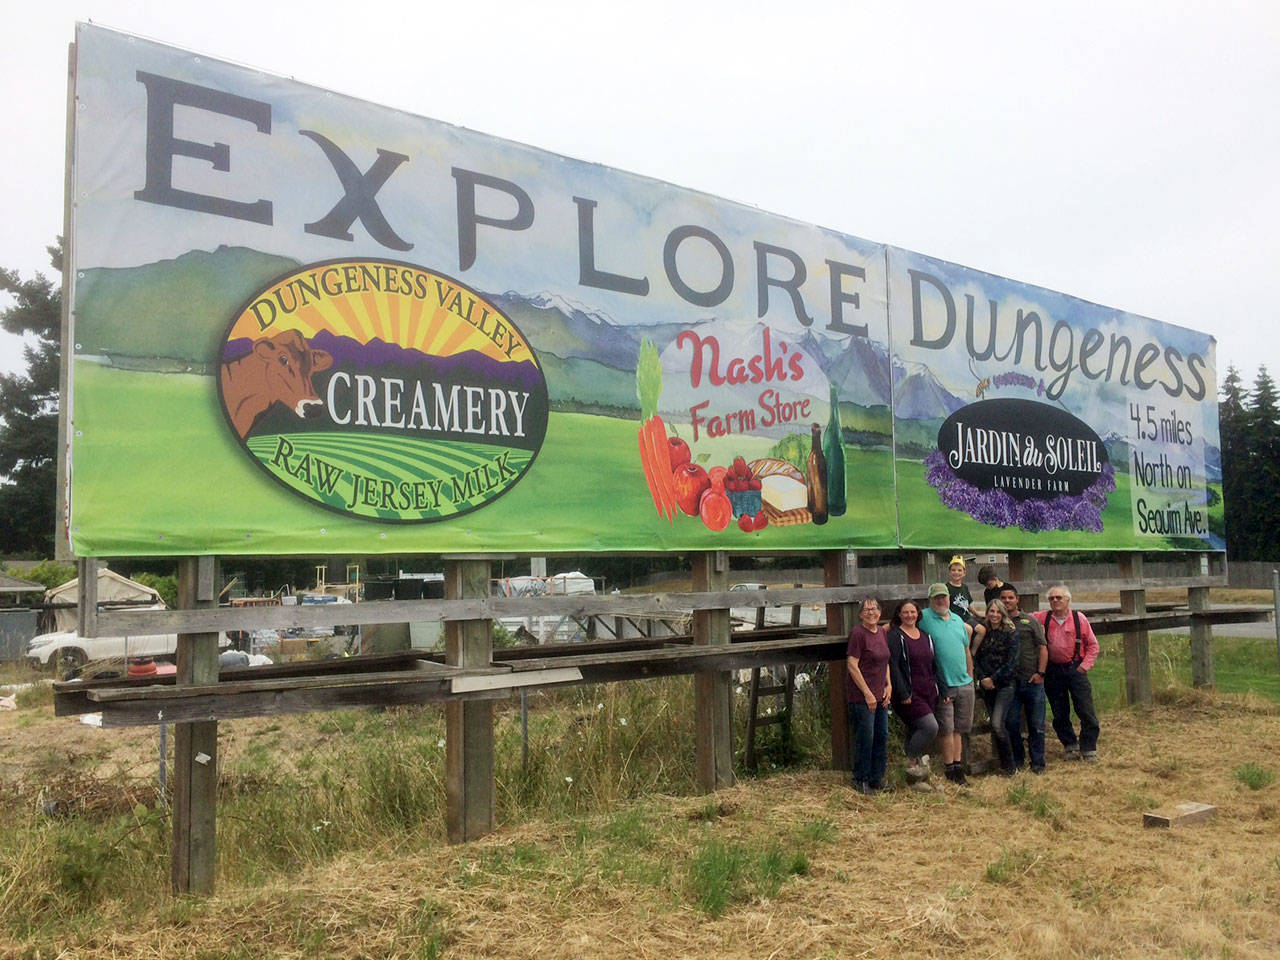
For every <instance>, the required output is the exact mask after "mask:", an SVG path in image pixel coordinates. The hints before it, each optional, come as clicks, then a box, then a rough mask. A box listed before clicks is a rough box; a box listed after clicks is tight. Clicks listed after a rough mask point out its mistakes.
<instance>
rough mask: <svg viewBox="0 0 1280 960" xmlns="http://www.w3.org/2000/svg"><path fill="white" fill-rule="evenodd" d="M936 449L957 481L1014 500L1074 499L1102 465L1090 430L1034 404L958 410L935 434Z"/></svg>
mask: <svg viewBox="0 0 1280 960" xmlns="http://www.w3.org/2000/svg"><path fill="white" fill-rule="evenodd" d="M938 451H939V452H940V453H942V454H943V455H944V456H945V458H946V463H947V466H948V467H950V468H951V469H952V470H953V471H954V472H955V474H956V476H958V477H959V478H960V479H961V480H964V481H966V482H967V483H970V484H972V485H973V486H974V487H977V488H978V489H979V490H1003V491H1005V492H1006V493H1008V494H1009V495H1010V496H1012V497H1013V498H1014V499H1017V500H1051V499H1053V498H1055V497H1060V496H1079V495H1080V494H1081V493H1083V492H1084V490H1085V489H1086V488H1088V487H1089V486H1090V485H1092V484H1093V483H1094V482H1095V481H1096V480H1097V479H1098V477H1099V476H1100V475H1101V474H1102V470H1103V464H1105V463H1106V462H1107V451H1106V449H1105V448H1104V447H1103V444H1102V440H1101V439H1100V438H1099V437H1098V435H1097V434H1096V433H1095V432H1094V431H1093V428H1092V427H1090V426H1089V425H1088V424H1087V423H1085V422H1084V421H1082V420H1079V419H1077V418H1076V417H1074V416H1072V415H1071V414H1070V413H1068V412H1067V411H1065V410H1063V409H1061V408H1060V407H1054V406H1050V405H1049V404H1047V403H1037V402H1036V401H1035V400H1018V399H1003V400H982V401H979V402H978V403H971V404H969V405H968V406H967V407H963V408H961V409H960V410H957V411H956V412H955V413H953V414H952V415H951V416H950V417H948V418H947V419H946V421H945V422H944V423H943V424H942V427H941V428H940V429H939V430H938Z"/></svg>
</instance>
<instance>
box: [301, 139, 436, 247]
mask: <svg viewBox="0 0 1280 960" xmlns="http://www.w3.org/2000/svg"><path fill="white" fill-rule="evenodd" d="M298 132H299V133H300V134H302V135H303V136H304V137H307V138H309V139H311V140H314V141H315V142H316V144H317V146H319V147H320V149H321V150H323V151H324V155H325V156H326V157H328V158H329V162H330V163H331V164H333V169H334V172H335V173H337V174H338V179H339V180H340V181H342V189H343V190H344V191H345V192H344V193H343V196H342V199H341V200H339V201H338V202H337V204H336V205H335V206H334V208H333V209H332V210H330V211H329V212H328V213H327V214H325V215H324V216H323V217H321V218H320V219H319V220H317V221H315V222H314V223H308V224H307V225H306V226H305V227H303V229H304V230H306V231H307V233H315V234H319V235H320V236H322V237H333V238H334V239H335V240H351V239H354V238H353V237H352V236H351V233H350V229H351V224H353V223H354V222H355V220H356V218H357V217H359V218H360V222H361V223H362V224H364V228H365V229H366V230H368V231H369V235H370V236H371V237H373V239H375V240H377V241H378V242H379V243H380V244H382V245H383V246H384V247H390V248H391V249H392V250H412V249H413V244H412V243H406V242H405V241H404V240H401V239H400V237H399V236H398V235H397V234H396V232H395V231H394V230H392V229H391V224H389V223H387V218H386V217H384V216H383V215H382V210H381V209H380V208H379V207H378V202H377V200H376V199H374V198H375V196H376V194H377V192H378V191H379V190H380V189H382V185H383V184H384V183H386V182H387V180H388V179H389V178H390V176H391V174H393V173H394V172H395V170H396V167H398V166H400V164H402V163H404V162H405V161H406V160H408V159H409V158H408V157H406V156H405V155H404V154H403V153H392V152H391V151H390V150H383V149H382V148H381V147H379V148H378V159H377V160H375V161H374V162H373V166H371V167H370V168H369V169H368V170H367V171H366V172H365V173H361V172H360V168H359V167H357V166H356V165H355V164H354V163H352V162H351V158H350V157H348V156H347V155H346V154H345V153H343V152H342V148H341V147H339V146H338V145H337V144H335V143H334V142H333V141H332V140H330V139H329V138H328V137H325V136H324V135H322V134H319V133H316V132H315V131H313V130H299V131H298Z"/></svg>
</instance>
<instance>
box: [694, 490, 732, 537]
mask: <svg viewBox="0 0 1280 960" xmlns="http://www.w3.org/2000/svg"><path fill="white" fill-rule="evenodd" d="M698 513H699V514H700V515H701V516H702V522H703V523H704V524H706V526H707V529H708V530H710V531H712V532H713V533H719V532H720V531H721V530H723V529H724V528H725V527H727V526H728V525H729V523H730V521H732V520H733V505H732V504H731V503H729V497H728V495H727V494H726V493H725V492H724V487H722V486H721V485H720V484H716V485H715V486H714V487H712V488H711V489H710V490H708V491H707V492H706V493H704V494H703V495H702V501H701V502H700V503H699V504H698Z"/></svg>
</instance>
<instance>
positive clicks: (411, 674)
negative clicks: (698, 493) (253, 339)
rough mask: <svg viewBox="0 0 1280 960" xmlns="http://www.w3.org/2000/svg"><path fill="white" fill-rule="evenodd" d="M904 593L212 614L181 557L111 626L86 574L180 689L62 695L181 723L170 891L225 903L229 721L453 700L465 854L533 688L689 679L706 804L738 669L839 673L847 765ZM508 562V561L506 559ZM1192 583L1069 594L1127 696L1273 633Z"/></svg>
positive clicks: (825, 589)
mask: <svg viewBox="0 0 1280 960" xmlns="http://www.w3.org/2000/svg"><path fill="white" fill-rule="evenodd" d="M906 558H907V579H908V582H906V583H902V584H891V585H884V584H880V585H875V586H859V585H858V584H857V579H858V575H857V571H858V567H857V558H856V555H854V554H852V553H848V552H845V551H826V552H824V553H823V554H822V556H821V561H822V568H823V580H824V586H822V587H812V588H783V589H770V590H767V591H730V590H729V589H728V586H729V566H730V565H729V556H728V554H726V553H723V552H708V553H698V554H694V555H693V556H692V558H691V559H692V574H693V585H694V587H695V589H694V591H693V592H689V593H651V594H643V595H639V594H627V595H621V594H614V595H593V596H546V597H531V598H519V599H508V598H495V597H491V596H489V579H490V573H491V564H492V561H493V559H495V558H493V557H488V556H480V557H476V556H458V557H446V558H445V599H444V600H404V601H394V600H388V601H371V602H366V603H361V604H357V605H355V606H350V605H343V606H341V607H339V606H337V605H328V604H326V605H315V606H293V607H280V606H273V607H238V608H219V607H217V606H216V596H217V592H216V587H215V583H216V576H215V573H216V564H215V562H214V560H213V558H209V557H192V558H184V559H182V560H181V562H180V566H179V593H180V609H177V610H165V611H155V610H119V611H99V610H98V604H97V598H96V597H95V596H94V588H95V586H96V583H97V578H96V575H95V573H96V571H95V570H94V569H93V568H94V564H95V561H92V560H82V561H80V563H81V570H80V583H81V585H82V594H81V598H80V599H81V611H80V612H81V632H82V635H84V636H94V635H110V634H126V635H127V634H144V633H177V634H178V638H179V639H178V672H177V675H176V677H173V678H161V679H155V678H147V679H137V680H107V681H96V682H89V683H84V682H78V681H69V682H63V683H58V684H56V685H55V712H56V713H57V714H58V715H71V714H83V713H90V712H101V714H102V717H103V725H104V726H124V725H139V724H167V723H175V724H176V726H177V736H176V740H175V762H174V821H173V857H172V869H171V877H172V886H173V889H174V891H175V892H179V893H204V894H207V893H209V892H211V891H212V889H213V876H214V871H213V868H214V857H215V849H216V843H215V839H216V811H215V807H216V786H217V724H218V721H219V720H223V719H231V718H237V717H251V716H268V715H274V714H280V713H299V712H311V711H320V710H332V709H341V708H349V707H359V706H388V705H401V704H416V703H426V702H432V701H439V702H442V703H443V704H444V705H445V712H446V740H447V745H446V795H447V821H448V822H447V827H448V836H449V839H450V840H451V841H452V842H464V841H467V840H471V839H475V838H477V837H480V836H482V835H484V834H485V833H488V832H490V831H491V830H492V829H493V824H494V769H493V765H494V744H493V701H494V700H495V699H502V698H505V697H507V696H509V695H511V694H512V693H513V692H514V691H517V690H519V689H521V688H527V687H546V686H557V685H565V684H574V683H601V682H612V681H619V680H640V679H647V678H651V677H658V676H670V675H676V674H692V675H693V677H694V685H695V703H696V706H695V710H696V715H697V734H696V737H697V739H696V764H695V769H696V775H697V782H698V785H699V787H700V788H701V789H703V790H705V791H713V790H717V789H720V788H723V787H725V786H729V785H731V784H732V783H733V743H732V715H733V714H732V696H733V692H732V685H731V682H730V674H729V671H730V670H733V669H739V668H746V667H756V666H765V665H773V664H793V663H812V662H827V663H829V664H830V665H831V669H830V670H829V677H830V689H829V696H830V702H831V717H832V723H831V762H832V766H833V767H834V768H836V769H846V768H847V765H848V759H847V757H848V733H847V729H848V728H847V722H846V703H845V691H844V682H843V681H844V650H845V636H846V634H847V631H848V629H849V627H850V626H851V624H852V623H853V614H854V611H855V609H856V605H857V604H858V603H859V602H860V601H861V600H862V599H864V598H866V597H869V596H877V597H880V598H883V599H884V600H886V601H888V600H891V599H899V598H904V597H919V596H922V595H923V593H924V592H925V585H926V584H927V583H928V582H929V580H930V579H931V575H930V571H929V569H927V567H928V562H927V555H926V554H925V553H924V552H921V551H908V552H907V557H906ZM504 559H507V558H504ZM1009 561H1010V562H1009V576H1010V579H1012V580H1013V581H1014V582H1015V583H1017V584H1018V585H1019V589H1020V590H1021V591H1022V594H1023V596H1024V598H1025V599H1026V606H1027V608H1028V609H1034V608H1035V607H1036V606H1037V605H1038V600H1039V596H1040V595H1041V594H1042V593H1043V592H1045V591H1046V590H1047V589H1048V587H1049V586H1051V584H1050V583H1048V582H1042V581H1040V580H1039V579H1038V577H1037V564H1036V555H1035V554H1034V553H1031V552H1015V553H1012V554H1010V558H1009ZM1189 566H1191V567H1193V568H1194V569H1189V570H1188V575H1187V576H1185V577H1175V578H1161V579H1147V578H1144V577H1143V576H1142V557H1141V555H1139V554H1121V555H1119V556H1118V558H1117V567H1118V569H1117V573H1118V576H1117V577H1116V578H1114V579H1107V580H1083V581H1073V582H1072V584H1071V586H1072V588H1073V590H1075V591H1090V590H1106V591H1116V590H1118V591H1120V597H1121V603H1120V610H1119V612H1118V613H1102V614H1100V615H1093V616H1091V618H1090V619H1091V622H1092V623H1093V625H1094V629H1095V631H1096V632H1098V633H1122V634H1123V635H1124V656H1125V678H1126V682H1125V690H1126V696H1127V699H1128V702H1129V703H1130V704H1147V703H1149V702H1150V700H1151V678H1150V664H1149V658H1148V654H1147V635H1148V632H1149V631H1150V630H1153V629H1168V628H1172V627H1180V626H1187V627H1190V629H1191V646H1192V663H1193V681H1194V682H1195V683H1196V684H1197V685H1200V686H1210V685H1212V683H1213V654H1212V624H1214V623H1229V622H1245V621H1256V620H1262V619H1265V618H1266V617H1267V615H1268V614H1269V613H1270V608H1264V607H1233V608H1226V609H1218V610H1213V609H1210V606H1209V602H1208V593H1209V589H1210V588H1211V587H1215V586H1226V583H1227V579H1226V570H1225V558H1223V557H1222V555H1220V554H1195V555H1193V557H1192V561H1191V564H1190V565H1189ZM1159 587H1176V588H1180V589H1182V588H1185V589H1186V590H1187V607H1186V608H1185V609H1183V608H1172V609H1159V610H1156V609H1148V605H1147V603H1146V591H1147V590H1148V589H1151V588H1159ZM798 604H817V605H825V608H826V622H825V624H824V625H820V626H816V627H815V626H808V627H805V626H782V627H765V628H762V629H757V630H754V631H749V632H746V633H737V634H734V633H732V632H731V628H730V620H729V609H730V607H757V608H760V607H789V606H793V605H798ZM560 615H567V616H575V617H613V618H634V619H642V618H646V617H654V616H656V617H663V618H670V617H673V616H676V615H691V616H692V633H691V634H687V635H677V636H664V637H649V636H642V637H638V638H633V639H613V640H610V641H606V642H603V643H593V642H586V643H575V644H550V645H544V646H539V647H522V648H513V649H506V650H499V651H495V650H494V648H493V643H492V631H491V624H492V621H493V620H495V619H497V618H499V617H503V616H560ZM431 620H435V621H442V622H443V623H444V625H445V637H446V643H445V651H444V654H443V655H442V656H441V655H433V654H428V653H424V652H420V651H419V652H405V653H394V654H380V655H373V656H367V657H366V656H362V657H356V658H351V659H345V660H339V661H328V662H308V663H296V664H281V665H276V666H273V667H257V668H240V669H233V670H224V671H222V672H221V674H219V672H218V665H217V633H218V631H226V630H251V629H263V628H266V629H271V628H285V627H326V626H328V627H331V626H337V625H340V624H375V623H394V622H403V621H431Z"/></svg>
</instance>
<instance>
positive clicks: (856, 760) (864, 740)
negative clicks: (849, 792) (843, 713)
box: [849, 701, 889, 786]
mask: <svg viewBox="0 0 1280 960" xmlns="http://www.w3.org/2000/svg"><path fill="white" fill-rule="evenodd" d="M888 747H889V711H888V709H886V708H885V707H883V706H877V707H876V709H875V710H874V711H872V710H871V708H870V707H868V706H867V704H866V702H865V701H862V702H859V703H851V704H849V751H850V758H849V759H850V760H851V761H852V762H851V764H850V766H852V767H853V779H854V782H855V783H866V784H870V785H872V786H879V785H880V784H882V783H884V771H885V767H886V766H887V765H888V761H889V757H888Z"/></svg>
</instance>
